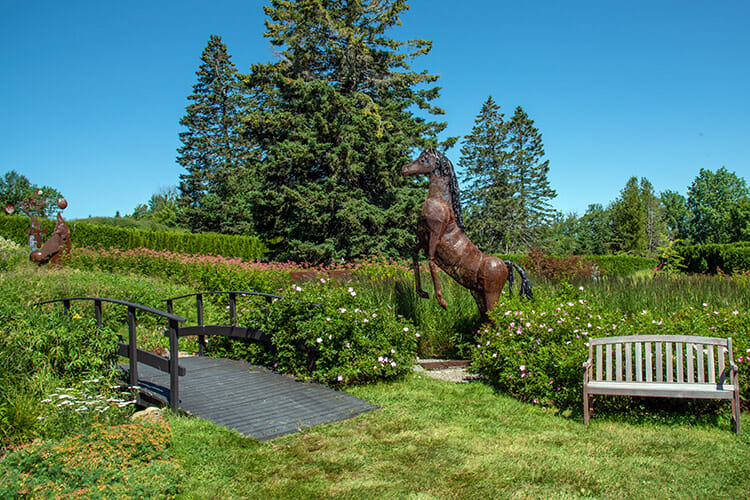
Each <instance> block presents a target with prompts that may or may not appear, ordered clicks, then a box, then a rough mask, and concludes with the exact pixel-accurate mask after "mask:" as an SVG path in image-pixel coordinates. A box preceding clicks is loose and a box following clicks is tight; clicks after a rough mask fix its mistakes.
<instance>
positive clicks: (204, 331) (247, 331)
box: [164, 290, 282, 356]
mask: <svg viewBox="0 0 750 500" xmlns="http://www.w3.org/2000/svg"><path fill="white" fill-rule="evenodd" d="M206 295H229V325H228V326H226V325H206V324H205V323H204V318H203V297H204V296H206ZM238 296H253V297H263V298H264V299H265V300H266V302H267V303H269V304H270V303H271V302H273V301H274V300H279V299H281V298H282V297H280V296H278V295H273V294H270V293H260V292H247V291H238V290H235V291H218V292H200V293H190V294H187V295H180V296H179V297H172V298H170V299H165V300H164V302H165V303H166V304H167V311H169V313H173V312H174V301H176V300H181V299H186V298H190V297H195V307H196V311H197V315H198V320H197V322H198V324H197V325H196V326H187V327H182V328H180V329H179V331H178V332H177V336H178V337H187V336H192V335H197V336H198V355H199V356H203V346H204V345H205V343H206V342H205V340H206V335H219V336H222V337H232V338H241V339H248V340H253V341H255V342H259V343H262V344H264V345H266V347H268V348H272V343H271V336H270V335H268V334H267V333H265V332H263V331H262V330H259V329H257V328H245V327H241V326H238V325H237V297H238Z"/></svg>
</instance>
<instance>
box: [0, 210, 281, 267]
mask: <svg viewBox="0 0 750 500" xmlns="http://www.w3.org/2000/svg"><path fill="white" fill-rule="evenodd" d="M40 222H41V224H42V228H43V229H46V230H47V234H52V231H53V230H54V227H55V221H52V220H49V219H41V220H40ZM30 226H31V222H30V221H29V219H28V218H27V217H24V216H20V215H12V216H10V215H5V216H0V236H3V237H5V238H7V239H10V240H12V241H15V242H16V243H18V244H21V245H27V244H28V239H29V236H28V233H27V231H28V229H29V227H30ZM68 227H69V228H70V233H71V236H70V238H71V241H72V243H73V246H74V247H76V249H75V250H74V253H75V252H76V251H77V247H91V248H110V247H112V248H117V249H120V250H130V249H134V248H148V249H151V250H158V251H172V252H180V253H184V254H199V255H214V256H224V257H238V258H241V259H245V260H249V261H251V260H257V259H260V258H262V257H263V256H264V255H265V253H266V252H268V248H266V246H265V245H264V244H263V242H262V241H261V240H260V239H258V238H257V237H255V236H243V235H227V234H216V233H196V234H193V233H183V232H174V231H144V230H141V229H131V228H123V227H115V226H110V225H100V224H92V223H90V222H84V221H73V222H69V223H68Z"/></svg>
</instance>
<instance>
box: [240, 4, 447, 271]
mask: <svg viewBox="0 0 750 500" xmlns="http://www.w3.org/2000/svg"><path fill="white" fill-rule="evenodd" d="M406 8H407V5H406V3H405V2H404V1H403V0H393V1H389V0H381V1H369V2H368V1H363V0H349V1H343V0H338V1H334V0H297V1H291V0H271V2H270V6H266V7H264V9H265V12H266V15H267V16H268V20H267V21H266V26H267V29H268V31H267V33H266V36H267V37H268V38H269V39H270V40H271V43H272V44H273V45H274V46H275V47H277V49H278V50H279V55H280V58H281V60H280V61H278V62H275V63H271V64H263V65H255V66H253V67H252V69H251V73H250V74H249V75H248V78H247V83H248V91H249V92H250V93H251V94H252V97H253V98H254V99H255V100H256V101H257V105H256V106H254V108H253V109H252V110H251V111H250V112H249V113H248V115H247V117H246V126H247V134H248V137H249V138H251V140H252V142H253V143H254V144H258V146H259V149H260V151H261V152H262V154H261V157H260V160H259V162H258V177H257V179H258V185H257V186H256V190H255V191H254V192H253V194H252V196H251V197H252V199H253V203H252V205H253V209H254V214H255V217H254V220H255V221H256V227H257V230H258V234H259V236H260V237H261V238H263V239H266V240H271V239H274V238H278V239H281V241H282V243H281V244H280V245H279V253H278V255H277V258H291V259H295V260H308V261H312V262H325V261H330V260H331V259H339V258H351V257H357V256H360V255H366V254H370V253H378V254H386V255H387V254H391V255H393V254H402V255H403V254H405V253H407V252H408V251H409V249H410V248H412V247H413V245H414V219H415V217H416V212H417V209H418V205H419V203H420V199H423V198H424V193H423V191H422V189H423V187H422V186H419V185H415V184H414V183H413V182H411V181H408V182H407V180H405V179H404V178H403V177H402V176H401V173H400V166H401V165H403V164H404V163H406V162H408V161H409V158H410V156H411V155H412V154H413V150H414V148H415V147H417V148H422V147H425V146H427V145H429V144H434V143H435V141H436V139H435V137H436V134H437V133H438V132H439V131H440V130H442V129H443V128H444V126H445V124H442V123H434V122H428V121H425V120H424V119H422V118H420V117H417V116H415V115H413V114H412V112H411V111H410V108H412V106H415V105H416V106H418V107H419V108H421V109H423V110H425V111H426V112H429V113H440V112H441V110H439V109H438V108H435V107H433V106H431V105H430V104H429V102H430V101H431V100H432V99H434V98H435V97H436V96H437V95H438V89H437V88H435V87H431V85H432V84H433V83H434V82H435V81H436V79H437V77H436V76H434V75H429V74H427V73H416V72H413V71H410V68H409V65H408V61H409V59H410V58H413V57H417V56H419V55H422V54H426V53H427V52H429V50H430V48H431V42H429V41H425V40H413V41H409V42H399V41H395V40H392V39H390V38H387V37H386V35H385V33H386V31H387V30H390V29H391V28H393V27H394V26H396V25H398V24H400V21H399V14H400V12H402V11H403V10H405V9H406Z"/></svg>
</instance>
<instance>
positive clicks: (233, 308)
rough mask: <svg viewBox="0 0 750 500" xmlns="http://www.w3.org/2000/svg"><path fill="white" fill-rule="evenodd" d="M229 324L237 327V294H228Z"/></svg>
mask: <svg viewBox="0 0 750 500" xmlns="http://www.w3.org/2000/svg"><path fill="white" fill-rule="evenodd" d="M229 324H230V325H231V326H237V294H236V293H234V292H229Z"/></svg>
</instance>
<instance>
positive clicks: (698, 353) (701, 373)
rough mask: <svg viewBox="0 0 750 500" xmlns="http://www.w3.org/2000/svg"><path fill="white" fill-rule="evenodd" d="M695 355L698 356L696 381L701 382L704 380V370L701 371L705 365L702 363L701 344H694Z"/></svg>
mask: <svg viewBox="0 0 750 500" xmlns="http://www.w3.org/2000/svg"><path fill="white" fill-rule="evenodd" d="M694 346H695V348H696V349H695V351H696V352H695V355H696V356H697V357H698V383H700V384H702V383H704V382H705V381H706V372H704V371H703V369H704V368H705V365H704V363H703V344H694Z"/></svg>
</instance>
